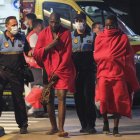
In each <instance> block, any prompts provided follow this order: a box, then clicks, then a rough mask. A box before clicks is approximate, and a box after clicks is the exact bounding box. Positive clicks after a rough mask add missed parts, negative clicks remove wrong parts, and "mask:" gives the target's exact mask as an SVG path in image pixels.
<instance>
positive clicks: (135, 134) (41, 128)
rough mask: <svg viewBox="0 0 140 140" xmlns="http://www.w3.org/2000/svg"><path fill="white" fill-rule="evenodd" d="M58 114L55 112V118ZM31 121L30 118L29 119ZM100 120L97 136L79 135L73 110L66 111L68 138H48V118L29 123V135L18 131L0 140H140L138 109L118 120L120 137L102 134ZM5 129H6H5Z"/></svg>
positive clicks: (77, 122)
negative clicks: (128, 116) (130, 116)
mask: <svg viewBox="0 0 140 140" xmlns="http://www.w3.org/2000/svg"><path fill="white" fill-rule="evenodd" d="M57 114H58V112H57V110H56V116H57ZM30 120H31V118H30ZM109 122H110V129H111V131H112V128H113V120H112V119H110V120H109ZM102 127H103V123H102V119H97V121H96V130H97V131H98V132H97V134H92V135H88V134H81V133H79V130H80V123H79V120H78V118H77V115H76V111H75V109H73V108H72V109H69V108H68V109H67V115H66V122H65V130H66V131H67V132H69V137H67V138H61V137H58V136H57V134H56V135H51V136H48V135H46V132H47V131H48V130H49V129H50V122H49V119H48V118H45V119H44V118H43V119H40V120H39V121H37V122H36V123H31V124H30V125H29V129H28V131H29V133H28V134H24V135H20V134H19V132H18V130H16V131H13V132H11V133H8V134H7V135H5V136H3V137H0V140H63V139H69V140H94V139H98V140H140V108H134V109H133V118H132V119H129V118H125V117H122V118H121V120H120V127H119V131H120V133H121V135H122V136H121V137H114V136H113V135H112V134H110V135H105V134H102ZM5 129H6V128H5Z"/></svg>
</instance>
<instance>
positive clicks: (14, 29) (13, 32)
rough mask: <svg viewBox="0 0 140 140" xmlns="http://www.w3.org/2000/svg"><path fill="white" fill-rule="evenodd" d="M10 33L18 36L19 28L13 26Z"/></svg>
mask: <svg viewBox="0 0 140 140" xmlns="http://www.w3.org/2000/svg"><path fill="white" fill-rule="evenodd" d="M10 33H11V34H13V35H16V34H17V33H18V26H12V27H11V30H10Z"/></svg>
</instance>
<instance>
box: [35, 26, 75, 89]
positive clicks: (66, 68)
mask: <svg viewBox="0 0 140 140" xmlns="http://www.w3.org/2000/svg"><path fill="white" fill-rule="evenodd" d="M58 36H60V40H59V45H58V46H57V47H55V48H52V49H51V50H49V52H48V53H45V51H44V50H45V47H46V46H47V45H49V44H50V43H51V42H52V41H53V37H52V32H51V29H50V27H47V28H46V29H44V30H43V31H42V32H41V33H40V34H39V37H38V42H37V45H36V47H35V50H34V58H35V59H36V61H37V62H38V64H40V65H41V66H44V67H45V69H46V71H47V74H48V78H49V79H50V77H51V76H52V74H56V75H57V76H58V77H59V80H58V82H57V83H56V85H55V86H54V88H55V89H67V90H69V91H71V92H74V91H75V90H74V84H75V83H74V80H75V68H74V65H73V63H72V59H71V53H72V41H71V33H70V31H68V30H67V29H65V28H63V27H61V29H60V31H59V33H58Z"/></svg>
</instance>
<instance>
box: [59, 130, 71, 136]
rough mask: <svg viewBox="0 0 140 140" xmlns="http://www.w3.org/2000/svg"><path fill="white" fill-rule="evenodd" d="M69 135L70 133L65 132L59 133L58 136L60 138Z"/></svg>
mask: <svg viewBox="0 0 140 140" xmlns="http://www.w3.org/2000/svg"><path fill="white" fill-rule="evenodd" d="M68 135H69V133H68V132H65V131H60V132H59V133H58V136H59V137H67V136H68Z"/></svg>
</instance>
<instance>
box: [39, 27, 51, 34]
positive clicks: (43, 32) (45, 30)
mask: <svg viewBox="0 0 140 140" xmlns="http://www.w3.org/2000/svg"><path fill="white" fill-rule="evenodd" d="M49 30H50V29H49V26H47V27H45V28H44V29H43V30H42V31H41V32H40V33H39V36H44V35H45V34H47V33H48V31H49Z"/></svg>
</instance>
